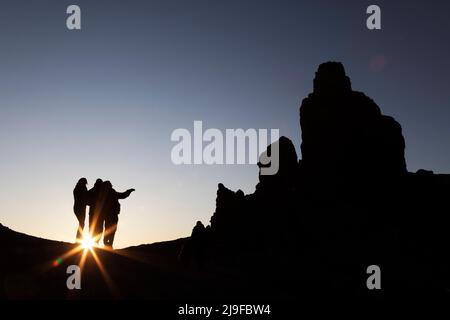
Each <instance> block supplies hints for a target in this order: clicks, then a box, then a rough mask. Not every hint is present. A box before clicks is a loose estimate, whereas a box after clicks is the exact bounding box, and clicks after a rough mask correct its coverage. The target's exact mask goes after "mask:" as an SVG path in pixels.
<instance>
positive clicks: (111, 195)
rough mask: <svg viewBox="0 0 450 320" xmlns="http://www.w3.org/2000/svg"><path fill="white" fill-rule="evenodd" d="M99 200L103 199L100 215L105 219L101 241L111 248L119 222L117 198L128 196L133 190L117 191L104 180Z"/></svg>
mask: <svg viewBox="0 0 450 320" xmlns="http://www.w3.org/2000/svg"><path fill="white" fill-rule="evenodd" d="M103 187H104V189H103V190H102V195H101V198H102V199H101V201H103V202H104V203H103V207H102V210H101V211H102V216H103V217H104V219H105V234H104V236H103V243H104V245H105V247H109V248H112V246H113V243H114V236H115V235H116V231H117V223H118V222H119V213H120V203H119V200H121V199H125V198H128V197H129V196H130V194H131V193H132V192H133V191H135V190H134V189H128V190H127V191H125V192H117V191H116V190H114V189H113V186H112V184H111V182H109V181H105V182H104V183H103Z"/></svg>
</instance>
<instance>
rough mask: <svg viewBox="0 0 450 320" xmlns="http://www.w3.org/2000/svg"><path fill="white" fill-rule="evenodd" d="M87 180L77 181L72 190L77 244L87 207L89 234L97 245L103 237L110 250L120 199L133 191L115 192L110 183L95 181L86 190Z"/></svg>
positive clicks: (81, 232)
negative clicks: (76, 221)
mask: <svg viewBox="0 0 450 320" xmlns="http://www.w3.org/2000/svg"><path fill="white" fill-rule="evenodd" d="M87 184H88V182H87V179H86V178H81V179H80V180H78V183H77V185H76V186H75V189H74V190H73V197H74V206H73V211H74V213H75V215H76V217H77V219H78V230H77V242H80V241H81V239H82V238H83V230H84V226H85V219H86V207H87V206H89V233H90V235H91V237H92V238H93V239H94V241H95V242H96V243H97V244H98V243H99V242H100V239H101V237H102V235H103V244H104V245H105V247H108V248H112V246H113V242H114V236H115V234H116V231H117V223H118V221H119V213H120V203H119V200H120V199H125V198H127V197H128V196H129V195H130V194H131V193H132V192H133V191H135V190H134V189H128V190H127V191H125V192H117V191H116V190H114V189H113V186H112V184H111V182H110V181H103V180H102V179H97V180H96V181H95V184H94V186H93V187H92V188H91V189H90V190H88V189H87Z"/></svg>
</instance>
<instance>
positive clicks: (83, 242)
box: [80, 234, 96, 251]
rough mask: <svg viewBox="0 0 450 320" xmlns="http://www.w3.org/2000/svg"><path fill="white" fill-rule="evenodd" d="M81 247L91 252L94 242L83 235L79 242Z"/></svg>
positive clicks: (89, 237) (88, 236)
mask: <svg viewBox="0 0 450 320" xmlns="http://www.w3.org/2000/svg"><path fill="white" fill-rule="evenodd" d="M80 244H81V247H82V248H83V249H85V250H91V251H92V249H93V248H94V247H95V246H96V243H95V240H94V239H93V238H92V237H91V236H90V235H87V234H85V235H84V236H83V239H82V240H81V242H80Z"/></svg>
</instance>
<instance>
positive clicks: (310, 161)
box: [300, 62, 406, 181]
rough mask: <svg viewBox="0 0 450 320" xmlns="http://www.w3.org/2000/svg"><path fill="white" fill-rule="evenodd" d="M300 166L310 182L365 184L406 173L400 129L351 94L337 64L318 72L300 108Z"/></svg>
mask: <svg viewBox="0 0 450 320" xmlns="http://www.w3.org/2000/svg"><path fill="white" fill-rule="evenodd" d="M300 124H301V129H302V145H301V149H302V163H303V166H304V171H305V172H306V173H308V174H310V175H311V176H312V177H313V178H317V179H321V178H323V177H325V178H327V179H329V180H331V179H336V180H337V181H342V180H343V179H345V180H348V179H355V180H356V181H358V180H359V179H367V178H368V176H369V175H370V176H372V177H379V176H380V174H381V175H383V176H392V175H394V174H402V173H405V172H406V163H405V158H404V149H405V142H404V139H403V136H402V132H401V126H400V124H398V123H397V122H396V121H395V120H394V119H393V118H391V117H388V116H384V115H382V114H381V111H380V108H379V107H378V106H377V105H376V104H375V102H374V101H373V100H372V99H370V98H369V97H367V96H366V95H364V94H363V93H361V92H357V91H352V88H351V82H350V79H349V78H348V77H347V76H346V75H345V71H344V67H343V66H342V64H341V63H337V62H327V63H324V64H322V65H320V66H319V69H318V71H317V72H316V77H315V79H314V91H313V93H311V94H309V96H308V97H307V98H306V99H304V100H303V102H302V105H301V107H300Z"/></svg>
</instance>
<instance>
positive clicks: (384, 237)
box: [205, 62, 450, 295]
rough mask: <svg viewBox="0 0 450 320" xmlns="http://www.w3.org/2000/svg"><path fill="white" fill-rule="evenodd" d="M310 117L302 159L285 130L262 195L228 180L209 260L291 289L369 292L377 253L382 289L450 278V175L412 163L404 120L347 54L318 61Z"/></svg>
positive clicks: (220, 195) (307, 108)
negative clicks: (365, 89) (363, 82)
mask: <svg viewBox="0 0 450 320" xmlns="http://www.w3.org/2000/svg"><path fill="white" fill-rule="evenodd" d="M300 125H301V130H302V144H301V151H302V159H301V160H300V161H298V159H297V154H296V151H295V148H294V145H293V144H292V142H291V141H290V140H289V139H288V138H286V137H281V138H280V139H279V141H277V142H275V143H277V144H278V145H279V150H280V169H279V171H278V173H277V174H275V175H273V176H263V175H261V174H260V175H259V183H258V184H257V186H256V190H255V192H254V193H253V194H249V195H244V193H243V192H242V191H241V190H238V191H237V192H234V191H232V190H229V189H227V188H226V187H225V186H223V185H222V184H219V186H218V190H217V199H216V210H215V212H214V214H213V216H212V218H211V229H210V230H209V236H208V239H207V240H205V241H206V242H207V245H206V246H205V247H207V248H208V249H207V250H206V251H207V252H206V257H207V259H206V260H208V261H209V262H210V264H211V265H210V268H214V265H227V266H234V267H235V268H236V269H237V270H240V272H244V273H245V272H246V271H247V272H248V273H247V276H248V277H249V279H254V281H255V282H257V281H258V280H257V279H259V277H261V276H264V277H265V278H264V279H265V280H266V281H268V283H270V286H269V287H270V288H271V289H270V290H271V291H270V292H274V290H278V292H284V293H286V294H287V295H296V293H295V292H296V291H297V290H298V288H299V286H302V287H303V288H304V289H305V290H317V291H319V292H322V291H323V290H325V289H333V288H339V289H347V290H356V291H357V292H367V288H366V285H365V283H366V282H365V281H366V279H367V274H366V269H367V267H368V266H369V265H372V264H376V265H378V266H380V267H381V269H382V270H383V288H384V289H411V288H417V287H427V288H436V289H440V290H444V288H447V287H448V286H450V283H449V277H448V276H446V275H445V274H443V273H442V272H441V270H444V269H445V268H450V260H449V259H448V258H447V257H446V255H444V254H443V252H445V251H446V250H447V243H448V240H450V239H449V237H448V235H449V232H448V231H447V230H446V229H447V226H448V225H449V219H448V218H447V215H448V214H447V211H448V204H447V203H446V201H445V199H446V197H447V196H448V194H450V175H436V174H434V173H433V172H431V171H426V170H421V171H419V172H417V173H409V172H407V169H406V162H405V157H404V150H405V141H404V138H403V135H402V129H401V126H400V124H399V123H398V122H397V121H396V120H395V119H393V118H392V117H389V116H386V115H383V114H382V113H381V111H380V108H379V107H378V106H377V105H376V103H375V102H374V101H373V100H372V99H370V98H369V97H367V96H366V95H365V94H363V93H361V92H357V91H353V90H352V87H351V82H350V79H349V78H348V77H347V76H346V74H345V70H344V67H343V65H342V64H341V63H338V62H327V63H324V64H322V65H320V66H319V69H318V70H317V72H316V76H315V79H314V90H313V92H312V93H311V94H309V95H308V97H307V98H305V99H304V100H303V102H302V105H301V107H300ZM271 148H272V146H269V147H268V149H267V151H266V152H267V153H269V154H270V152H271ZM258 165H259V166H260V168H261V167H262V165H261V163H259V164H258ZM412 265H413V266H412ZM405 268H406V269H407V270H405ZM268 274H271V276H270V277H268ZM249 281H251V280H249Z"/></svg>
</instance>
